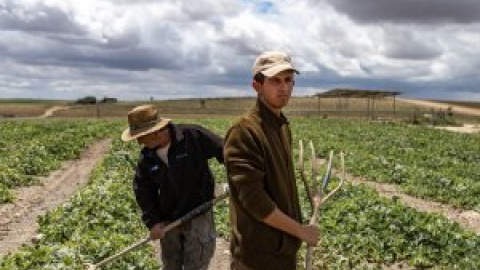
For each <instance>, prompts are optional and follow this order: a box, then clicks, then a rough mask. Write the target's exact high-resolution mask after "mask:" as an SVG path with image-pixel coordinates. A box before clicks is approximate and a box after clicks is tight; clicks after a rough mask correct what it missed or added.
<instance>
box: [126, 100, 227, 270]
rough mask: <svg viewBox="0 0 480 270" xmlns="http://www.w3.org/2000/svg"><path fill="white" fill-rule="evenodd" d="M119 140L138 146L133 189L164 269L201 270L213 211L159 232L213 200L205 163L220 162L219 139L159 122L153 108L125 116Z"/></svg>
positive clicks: (209, 248) (209, 247)
mask: <svg viewBox="0 0 480 270" xmlns="http://www.w3.org/2000/svg"><path fill="white" fill-rule="evenodd" d="M128 125H129V127H128V128H127V129H126V130H125V131H124V132H123V134H122V140H123V141H131V140H137V142H138V143H139V144H141V145H143V149H142V150H141V153H140V159H139V162H138V164H137V167H136V173H135V177H134V180H133V189H134V192H135V196H136V200H137V203H138V205H139V206H140V208H141V210H142V220H143V222H144V223H145V225H146V226H147V227H148V229H149V230H150V237H151V238H152V239H160V243H161V247H162V261H163V269H164V270H179V269H184V270H206V269H207V268H208V264H209V262H210V259H211V258H212V256H213V252H214V249H215V236H216V231H215V224H214V221H213V211H212V210H211V209H210V210H209V211H207V212H205V213H203V214H201V215H199V216H197V217H195V218H193V219H192V220H190V221H187V222H186V223H185V224H182V225H181V226H179V227H177V228H175V229H173V230H171V231H169V232H168V233H166V234H165V233H164V232H163V228H164V227H165V226H166V225H167V224H168V223H170V222H172V221H175V220H177V219H178V218H180V217H182V216H183V215H185V214H187V213H188V212H190V211H191V210H192V209H194V208H195V207H197V206H199V205H201V204H203V203H205V202H207V201H210V200H212V199H213V198H214V186H215V182H214V179H213V175H212V172H211V170H210V168H209V166H208V160H209V159H211V158H216V159H217V160H218V161H219V162H221V163H223V140H222V138H221V137H219V136H218V135H216V134H214V133H212V132H211V131H208V130H207V129H205V128H203V127H201V126H198V125H192V124H174V123H172V121H171V120H170V119H167V118H161V117H159V115H158V112H157V109H156V108H155V107H154V106H153V105H141V106H138V107H135V108H134V109H132V110H131V111H130V112H129V113H128Z"/></svg>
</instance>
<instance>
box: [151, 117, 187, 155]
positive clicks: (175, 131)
mask: <svg viewBox="0 0 480 270" xmlns="http://www.w3.org/2000/svg"><path fill="white" fill-rule="evenodd" d="M168 128H169V131H170V139H171V140H170V147H172V146H174V145H175V144H177V143H178V142H180V141H182V140H183V138H184V136H183V132H182V131H181V130H180V128H179V127H178V126H177V125H175V124H173V123H172V122H170V123H169V124H168ZM156 151H157V148H153V149H149V148H147V147H144V148H143V149H142V151H141V152H142V153H143V155H145V156H146V157H155V156H156Z"/></svg>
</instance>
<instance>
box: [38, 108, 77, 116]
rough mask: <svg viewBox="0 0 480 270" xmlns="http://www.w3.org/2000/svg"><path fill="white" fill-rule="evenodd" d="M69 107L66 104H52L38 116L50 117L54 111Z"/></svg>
mask: <svg viewBox="0 0 480 270" xmlns="http://www.w3.org/2000/svg"><path fill="white" fill-rule="evenodd" d="M69 108H70V107H68V106H53V107H51V108H48V109H47V110H45V112H44V113H43V115H41V116H40V117H39V118H47V117H51V116H53V114H54V113H55V112H56V111H65V110H68V109H69Z"/></svg>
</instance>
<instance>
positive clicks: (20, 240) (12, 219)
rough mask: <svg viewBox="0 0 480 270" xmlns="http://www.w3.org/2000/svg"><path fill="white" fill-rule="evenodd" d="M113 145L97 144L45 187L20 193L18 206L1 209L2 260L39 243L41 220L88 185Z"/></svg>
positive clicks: (48, 179)
mask: <svg viewBox="0 0 480 270" xmlns="http://www.w3.org/2000/svg"><path fill="white" fill-rule="evenodd" d="M109 145H110V140H109V139H106V140H102V141H100V142H97V143H95V144H93V145H92V146H91V147H90V148H88V149H87V150H86V151H85V152H84V153H83V154H82V155H81V157H80V159H78V160H73V161H68V162H66V163H65V164H64V165H63V166H62V168H60V169H59V170H56V171H54V172H53V173H51V174H50V175H49V176H48V177H45V178H44V179H42V180H41V185H38V186H30V187H22V188H19V189H16V190H15V191H14V192H15V200H14V202H13V203H9V204H4V205H0V256H3V255H5V254H7V253H8V252H13V251H15V250H16V249H17V248H19V247H20V246H22V245H24V244H28V243H29V242H30V241H32V240H34V239H35V237H36V235H37V230H38V224H37V222H36V218H37V216H39V215H43V214H45V213H46V212H47V211H49V210H52V209H54V208H55V207H57V206H59V205H60V204H62V203H63V202H65V201H66V200H67V199H68V198H69V197H70V196H71V195H73V194H74V193H75V192H76V191H77V189H78V188H79V187H81V186H83V185H85V184H86V183H87V181H88V179H89V175H90V172H91V171H92V169H93V168H94V166H95V164H97V162H99V161H100V160H101V159H102V157H103V156H104V154H105V153H106V151H107V150H108V148H109Z"/></svg>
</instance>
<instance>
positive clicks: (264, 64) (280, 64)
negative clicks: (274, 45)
mask: <svg viewBox="0 0 480 270" xmlns="http://www.w3.org/2000/svg"><path fill="white" fill-rule="evenodd" d="M285 70H292V71H294V72H295V73H297V74H299V73H300V72H298V70H297V69H296V68H295V67H294V66H293V65H292V59H291V58H290V56H289V55H288V54H286V53H284V52H264V53H262V54H261V55H260V56H258V57H257V59H255V63H254V64H253V75H255V74H257V73H262V74H263V75H265V76H267V77H273V76H275V75H277V74H278V73H280V72H282V71H285Z"/></svg>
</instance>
